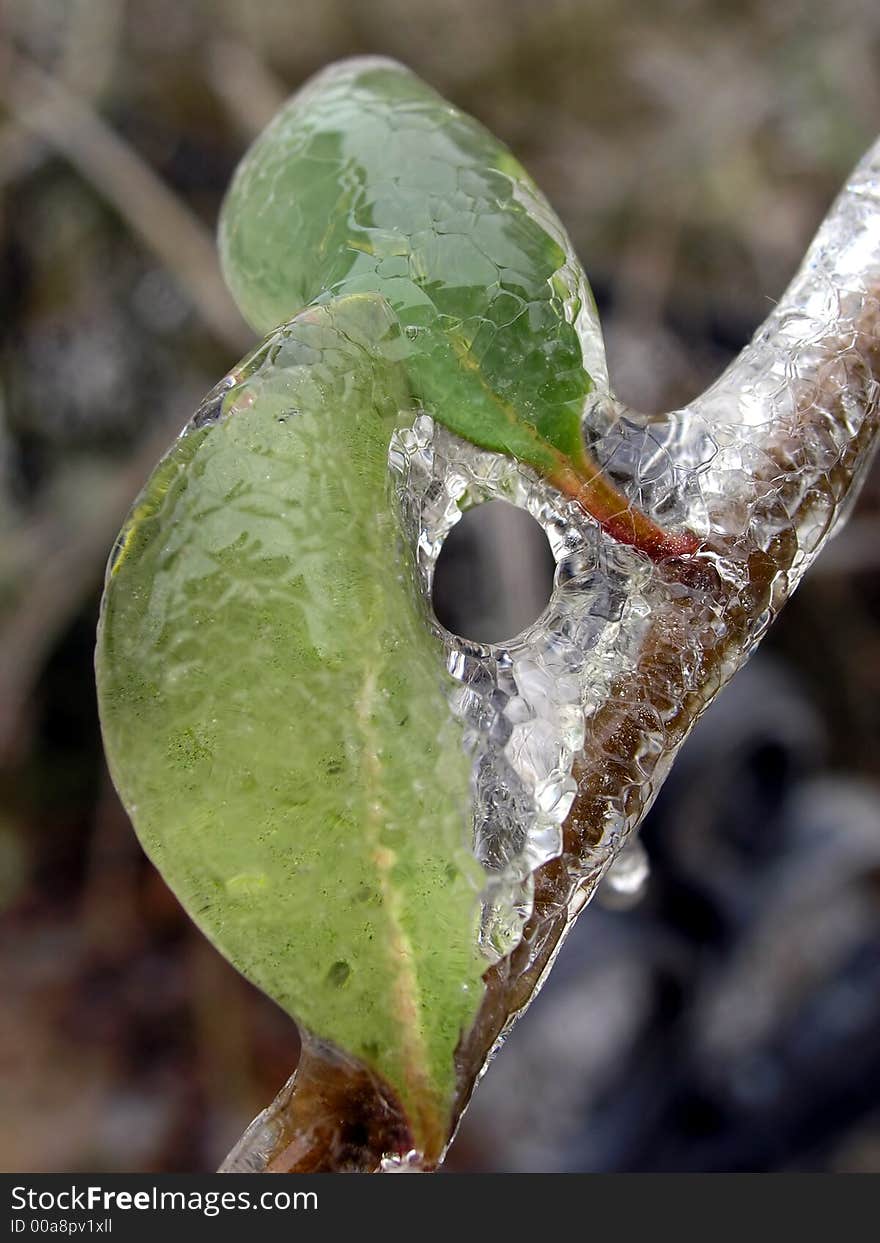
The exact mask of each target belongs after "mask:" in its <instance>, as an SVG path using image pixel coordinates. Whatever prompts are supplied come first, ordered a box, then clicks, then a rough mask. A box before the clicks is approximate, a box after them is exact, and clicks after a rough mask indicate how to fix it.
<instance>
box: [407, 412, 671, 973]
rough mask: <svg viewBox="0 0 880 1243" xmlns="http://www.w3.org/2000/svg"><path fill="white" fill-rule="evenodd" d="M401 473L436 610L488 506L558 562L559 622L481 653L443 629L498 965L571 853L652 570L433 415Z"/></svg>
mask: <svg viewBox="0 0 880 1243" xmlns="http://www.w3.org/2000/svg"><path fill="white" fill-rule="evenodd" d="M389 461H390V465H391V469H392V472H393V474H394V476H395V478H396V480H397V483H398V489H397V491H398V501H399V504H400V506H401V511H402V515H403V528H404V533H405V535H407V536H408V537H409V539H410V540H411V542H412V546H413V548H414V549H415V553H416V565H417V569H418V573H419V577H420V583H421V587H422V590H423V592H424V593H425V597H426V599H427V600H429V599H430V592H431V584H432V580H433V572H434V566H435V564H436V561H437V557H438V556H439V553H440V550H441V548H442V545H443V540H444V539H445V537H446V535H447V534H448V533H449V531H450V530H451V529H452V527H453V526H454V524H455V523H456V522H457V521H458V520H459V518H460V517H461V514H462V512H463V510H464V509H466V508H469V507H470V506H473V505H477V504H480V503H482V502H484V501H489V500H505V501H508V502H509V503H511V504H514V505H518V506H520V507H521V508H523V509H525V510H526V511H527V512H528V513H529V514H531V516H532V517H533V518H535V520H536V521H537V522H538V523H540V525H541V526H542V528H543V529H544V531H545V532H546V534H547V537H548V540H549V543H550V547H551V549H552V551H553V554H554V557H555V559H556V563H557V568H556V574H555V580H554V591H553V595H552V598H551V600H550V602H549V603H548V605H547V607H546V609H545V610H544V612H543V613H542V614H541V616H540V617H539V618H538V619H537V620H536V621H535V623H534V624H533V625H532V626H530V627H529V628H528V629H527V630H525V631H524V632H523V633H521V634H519V635H517V636H513V637H511V639H510V641H508V642H506V643H494V644H482V643H476V642H472V641H470V640H466V639H462V638H461V637H459V636H456V635H453V634H450V633H449V632H448V631H445V630H442V628H441V634H442V638H443V640H444V644H445V647H446V652H447V668H448V671H449V673H450V675H451V677H452V678H453V679H454V680H455V682H456V684H457V685H456V687H455V688H454V689H453V691H452V693H451V695H450V703H451V706H452V710H453V711H454V713H455V714H456V715H457V716H458V717H459V718H461V719H462V720H463V721H464V722H465V723H466V734H465V742H466V746H467V748H468V750H469V751H470V752H471V754H472V755H473V764H474V768H473V783H472V788H473V795H474V851H475V854H476V856H477V858H478V859H479V861H480V862H481V863H482V865H483V867H484V868H485V869H486V871H487V874H488V883H487V890H486V894H485V897H484V920H483V946H484V950H485V952H486V953H487V955H489V956H490V957H491V958H493V959H495V958H498V957H501V956H503V955H504V954H507V953H509V951H510V950H511V949H512V948H513V946H514V945H515V944H516V943H517V941H518V940H519V937H520V935H521V932H522V927H523V925H524V923H525V922H526V920H527V919H528V917H529V915H530V914H531V909H532V879H531V878H532V874H533V873H534V872H535V870H536V869H537V868H539V867H540V866H541V865H542V864H544V863H546V862H547V861H548V860H549V859H552V858H554V857H555V856H556V855H558V854H559V853H560V851H561V849H562V825H563V824H564V822H565V820H566V817H567V816H568V814H569V811H570V809H571V805H572V802H573V800H574V796H575V793H576V788H577V787H576V783H575V781H574V778H573V776H572V768H573V763H574V759H575V756H576V755H578V754H579V753H580V751H581V750H582V748H583V744H584V720H585V715H586V714H587V713H589V711H590V709H591V707H592V706H596V705H597V704H599V703H601V702H602V701H603V700H604V698H605V696H606V695H607V694H608V692H609V690H610V687H611V685H612V683H613V680H614V678H615V677H617V676H618V675H619V674H620V673H621V672H622V671H623V669H624V668H625V664H624V663H622V656H623V654H624V653H626V652H628V651H629V649H630V646H631V645H632V644H634V643H637V641H638V636H639V634H640V633H641V631H642V629H643V627H644V620H645V619H644V610H643V609H642V608H641V607H640V605H639V601H638V599H635V598H633V597H632V596H631V595H629V594H628V587H629V586H630V585H631V582H632V578H633V574H635V575H636V577H639V574H641V577H642V578H646V577H647V565H646V563H645V560H644V558H641V557H638V554H635V553H633V552H632V551H631V550H629V549H626V548H624V547H623V546H621V545H613V544H612V545H611V546H610V547H609V548H605V547H604V546H603V538H602V536H601V532H600V530H599V528H598V526H597V524H596V523H595V521H593V520H592V519H590V518H589V517H588V516H587V515H586V514H585V513H584V512H583V510H582V509H581V508H580V507H579V506H578V505H577V504H576V503H575V502H573V501H569V500H566V499H565V498H564V497H562V496H560V494H559V493H558V492H556V491H555V489H553V488H552V487H550V486H549V485H548V484H546V483H544V482H543V481H541V480H540V479H538V478H537V477H536V476H535V475H534V473H533V472H532V471H529V470H528V469H526V468H524V467H522V466H520V465H518V464H517V463H516V462H514V461H513V460H512V459H510V458H507V457H504V456H502V455H500V454H494V453H490V452H486V451H484V450H480V449H478V448H476V447H475V446H474V445H470V444H468V443H467V442H466V441H463V440H461V438H460V437H457V436H455V435H453V434H452V433H450V432H448V431H447V430H446V429H445V428H443V427H440V426H439V425H437V424H435V423H434V421H433V420H432V419H431V418H430V417H429V416H427V415H421V416H420V417H419V418H417V419H416V421H415V423H414V425H413V426H412V427H411V428H406V429H404V430H402V431H398V432H396V433H395V435H394V437H393V440H392V444H391V451H390V455H389Z"/></svg>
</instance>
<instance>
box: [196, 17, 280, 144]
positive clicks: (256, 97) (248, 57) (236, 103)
mask: <svg viewBox="0 0 880 1243" xmlns="http://www.w3.org/2000/svg"><path fill="white" fill-rule="evenodd" d="M205 61H206V67H207V75H208V81H209V82H210V83H211V86H212V87H213V89H214V92H215V94H216V95H217V97H218V99H220V100H221V101H222V103H223V105H224V107H225V108H226V110H227V112H228V113H229V115H230V117H231V118H232V120H233V122H234V123H235V125H236V126H237V128H238V130H239V132H240V133H241V134H242V136H243V137H245V138H248V139H251V138H254V137H256V135H257V134H259V133H260V131H261V130H263V129H264V128H265V127H266V125H268V123H269V122H270V121H271V120H272V118H273V117H274V116H275V114H276V112H279V111H280V109H281V106H282V104H283V103H284V101H285V100H286V98H287V96H288V94H289V91H287V89H286V88H285V86H284V83H283V82H281V81H279V79H278V78H276V77H275V75H274V74H273V73H272V71H271V70H270V69H269V68H268V66H267V65H266V63H265V61H263V60H262V59H261V58H260V57H259V56H258V55H257V53H256V52H255V51H254V50H253V48H250V47H248V46H247V44H246V43H242V42H240V41H235V42H233V41H232V40H230V39H213V40H212V41H211V43H210V44H209V45H208V50H207V55H206V57H205Z"/></svg>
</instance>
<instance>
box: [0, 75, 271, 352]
mask: <svg viewBox="0 0 880 1243" xmlns="http://www.w3.org/2000/svg"><path fill="white" fill-rule="evenodd" d="M0 90H2V94H3V97H4V99H5V102H6V104H7V106H8V107H9V109H10V111H11V112H12V114H13V116H14V117H15V118H16V120H17V121H18V122H19V123H20V124H21V125H23V126H25V127H26V128H27V129H29V130H31V131H32V132H33V133H35V134H37V135H38V136H39V137H40V138H42V139H43V140H44V141H45V142H47V143H49V144H50V145H51V146H52V147H53V148H54V149H55V150H56V151H58V152H59V153H60V154H62V155H63V156H64V157H65V158H66V159H68V160H69V161H70V163H71V164H72V165H73V166H74V168H76V169H77V171H78V172H79V173H80V174H81V175H82V176H83V177H84V178H85V179H86V180H87V181H88V182H89V183H90V184H91V185H92V186H94V188H95V189H96V190H97V191H98V192H99V193H100V194H101V195H103V197H104V198H106V199H107V200H108V201H109V202H110V203H112V204H113V206H114V207H115V208H116V210H117V211H118V212H119V213H120V215H121V216H122V218H123V219H124V220H125V222H126V223H127V224H128V225H129V227H130V228H131V229H132V231H133V232H134V233H136V234H137V235H138V236H139V237H140V238H141V239H142V240H143V241H144V242H145V243H146V244H147V246H149V248H150V249H151V250H152V251H153V253H154V254H155V255H156V256H157V258H158V259H159V260H160V262H161V263H162V264H164V265H165V267H167V268H168V270H169V271H170V272H171V274H172V276H174V277H175V279H176V280H177V281H178V282H179V284H180V285H181V287H182V288H183V290H184V292H185V293H186V294H187V295H188V296H189V298H190V299H191V300H192V302H193V303H194V304H195V306H196V307H197V308H198V310H199V313H200V315H201V316H202V318H203V319H204V320H205V322H206V323H207V324H208V326H209V327H210V328H211V330H212V331H213V332H214V334H215V335H216V336H217V337H218V339H219V340H220V341H222V342H223V344H224V345H225V346H227V347H228V348H229V349H230V350H231V351H232V352H233V353H234V354H235V355H236V357H237V356H238V355H239V354H241V353H243V352H244V350H245V349H247V347H248V345H249V344H251V343H252V337H251V334H250V333H249V332H248V330H247V329H246V328H245V326H244V323H243V322H242V320H241V317H240V316H239V314H238V312H237V311H236V309H235V306H234V304H233V302H232V299H231V297H230V296H229V294H228V292H227V290H226V286H225V285H224V284H223V280H222V278H221V276H220V270H219V266H218V263H217V253H216V249H215V247H214V243H213V241H212V239H211V236H210V234H209V233H208V231H207V229H205V228H204V226H203V225H202V224H201V223H200V222H199V220H198V219H197V218H196V217H195V216H194V215H193V214H192V212H190V211H189V210H188V209H187V208H186V207H185V206H184V205H183V203H181V201H180V200H179V199H178V198H177V197H176V195H175V194H174V193H173V192H172V191H171V190H170V189H169V188H168V187H167V186H166V185H165V184H164V182H163V181H161V179H160V178H159V177H158V176H157V175H156V174H155V173H154V172H153V170H152V169H151V168H150V167H149V165H148V164H146V163H145V162H144V161H143V160H142V159H141V158H140V157H139V156H138V155H137V154H136V153H135V152H134V151H133V150H132V149H131V147H130V146H128V145H127V144H126V143H125V142H124V141H123V140H122V139H121V138H119V137H118V135H116V134H115V133H114V132H113V131H112V130H111V129H110V128H109V126H107V125H106V124H105V123H104V121H102V120H101V118H100V117H99V116H98V115H97V113H96V112H94V111H93V109H92V108H91V107H89V105H88V104H86V103H84V102H83V101H82V100H81V99H78V98H77V97H76V96H75V95H73V94H71V93H70V92H69V91H68V90H67V89H66V88H65V87H64V86H62V85H61V84H60V83H59V82H57V81H55V80H53V79H52V78H51V77H49V76H48V75H47V74H45V73H43V71H42V70H40V69H38V68H37V66H36V65H34V64H33V63H32V62H31V61H30V60H27V59H26V58H24V57H22V56H20V55H13V56H12V57H10V60H9V73H8V76H7V80H6V82H5V84H4V85H3V86H2V87H0Z"/></svg>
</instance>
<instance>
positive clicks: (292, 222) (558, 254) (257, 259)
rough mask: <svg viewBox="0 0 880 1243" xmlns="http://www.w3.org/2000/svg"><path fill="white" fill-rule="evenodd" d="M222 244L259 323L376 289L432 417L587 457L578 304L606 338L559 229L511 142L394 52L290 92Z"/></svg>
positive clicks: (536, 452)
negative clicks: (398, 328)
mask: <svg viewBox="0 0 880 1243" xmlns="http://www.w3.org/2000/svg"><path fill="white" fill-rule="evenodd" d="M220 240H221V254H222V258H223V264H224V269H225V272H226V276H227V280H228V282H229V285H230V287H231V289H232V291H233V293H234V294H235V297H236V299H237V300H238V302H239V305H240V306H241V308H242V310H243V312H244V313H245V315H246V316H247V317H248V319H249V320H250V321H251V323H252V324H253V325H254V326H255V327H256V328H257V329H258V330H259V331H261V332H266V331H268V330H270V329H271V328H273V327H275V325H276V324H278V323H280V322H282V321H284V320H286V319H288V318H289V317H290V316H291V315H292V314H294V313H295V312H296V311H297V310H299V309H300V308H301V307H303V306H306V305H308V304H310V303H312V302H314V301H316V300H320V301H328V300H330V299H333V298H335V297H338V296H340V295H342V294H345V293H351V292H356V291H358V292H360V291H367V290H372V291H376V292H378V293H381V294H382V295H383V297H385V298H386V299H387V301H388V303H389V304H390V305H391V306H392V307H393V309H394V311H395V312H396V314H397V316H398V318H399V321H400V324H401V325H402V327H403V329H404V330H405V332H406V336H407V340H408V342H409V357H408V360H407V369H408V373H409V378H410V385H411V388H412V391H413V394H414V395H415V397H416V398H417V400H418V401H419V402H420V404H421V405H422V406H423V407H424V408H425V409H426V410H427V411H428V412H429V413H431V414H433V415H434V416H435V417H436V418H437V419H438V420H440V421H441V422H442V423H444V424H446V426H447V427H449V428H451V429H452V430H453V431H455V432H458V433H459V434H460V435H462V436H464V437H466V438H467V439H469V440H471V441H473V442H474V443H476V444H479V445H481V446H483V447H485V448H489V449H495V450H498V451H500V452H503V453H507V454H510V455H512V456H514V457H517V458H519V459H520V460H522V461H524V462H527V463H529V464H530V465H532V466H533V467H535V468H536V469H537V470H538V471H540V472H541V473H542V474H545V475H550V476H552V475H553V474H554V473H558V472H559V470H560V468H561V467H562V466H564V464H565V463H568V464H573V465H574V467H575V469H583V468H584V457H583V443H582V432H581V420H582V416H583V409H584V399H585V397H586V395H587V394H588V393H589V392H590V389H591V386H592V380H591V377H590V375H588V373H587V371H586V369H585V366H584V358H583V351H582V346H581V341H580V339H579V337H578V333H577V331H576V330H575V326H574V324H575V320H576V319H577V318H578V316H579V315H581V317H582V320H583V321H584V322H586V323H588V325H590V330H591V331H593V332H594V333H595V336H596V341H597V344H596V350H597V351H598V352H599V353H601V343H600V342H599V340H598V325H597V324H596V323H595V319H594V318H593V313H594V308H593V307H592V300H591V295H590V292H589V288H588V286H587V284H586V280H585V278H584V276H583V273H582V271H581V269H580V267H579V265H578V264H577V261H576V260H575V259H574V257H573V255H572V254H571V251H570V246H569V243H568V240H567V238H566V236H565V232H564V230H563V228H562V226H561V225H560V223H559V221H558V220H557V219H556V217H555V216H554V215H553V212H552V211H551V209H550V207H549V206H548V205H547V203H546V201H545V200H544V199H543V198H542V196H541V195H540V193H539V191H538V190H537V189H536V187H535V185H534V183H533V182H532V180H531V178H530V177H529V176H528V174H527V173H526V172H525V171H524V169H523V168H522V167H521V166H520V164H519V163H518V162H517V161H516V160H515V159H514V157H513V156H512V155H511V154H510V152H509V151H508V150H507V149H506V148H505V147H504V146H503V145H502V144H501V143H499V142H498V141H497V140H496V139H495V138H494V137H493V136H492V135H491V134H490V133H489V132H488V131H487V130H486V129H485V128H484V127H483V126H482V125H480V124H479V123H478V122H476V121H474V120H473V119H472V118H471V117H468V116H466V115H465V114H463V113H461V112H459V111H458V110H457V109H456V108H454V107H452V106H451V105H450V104H448V103H447V102H446V101H445V100H443V99H442V98H441V97H440V96H439V95H437V94H436V92H434V91H433V90H431V88H430V87H428V86H426V85H425V84H424V83H423V82H421V81H420V80H419V79H418V78H416V77H415V76H414V75H413V74H411V73H410V72H409V71H408V70H406V69H404V68H403V67H402V66H400V65H397V64H394V63H393V62H390V61H374V60H367V61H363V60H359V61H350V62H344V63H343V64H341V65H339V66H335V67H333V68H331V69H330V70H327V71H325V72H324V73H322V74H320V75H319V76H318V77H317V78H315V79H314V80H313V81H312V82H311V83H310V84H309V85H308V86H307V87H306V88H305V89H304V90H302V91H301V92H300V93H299V94H298V95H296V96H294V98H293V99H292V100H291V101H290V102H289V103H288V104H287V106H286V107H285V108H284V109H283V110H282V112H281V113H280V114H279V115H278V116H277V117H276V119H275V120H274V121H273V122H272V124H271V125H270V126H269V127H268V128H267V129H266V131H265V132H264V133H263V135H262V136H261V137H260V138H259V139H258V140H257V142H256V143H255V144H254V146H253V147H252V148H251V150H250V152H249V153H248V154H247V156H246V157H245V158H244V160H243V161H242V163H241V165H240V166H239V169H238V172H237V174H236V177H235V180H234V182H233V185H232V188H231V190H230V192H229V195H228V197H227V200H226V203H225V205H224V211H223V217H222V224H221V239H220Z"/></svg>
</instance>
